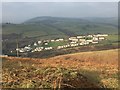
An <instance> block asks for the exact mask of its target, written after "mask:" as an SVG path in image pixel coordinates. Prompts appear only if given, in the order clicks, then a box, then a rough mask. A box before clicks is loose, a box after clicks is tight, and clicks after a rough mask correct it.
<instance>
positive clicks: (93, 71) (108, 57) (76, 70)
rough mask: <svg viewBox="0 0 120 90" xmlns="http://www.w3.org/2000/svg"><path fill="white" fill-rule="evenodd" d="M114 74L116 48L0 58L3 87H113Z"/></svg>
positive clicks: (115, 68) (116, 80)
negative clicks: (66, 53)
mask: <svg viewBox="0 0 120 90" xmlns="http://www.w3.org/2000/svg"><path fill="white" fill-rule="evenodd" d="M35 72H36V73H35ZM117 73H118V50H117V49H114V50H106V51H93V52H82V53H75V54H69V55H61V56H56V57H52V58H47V59H37V58H36V59H35V58H17V57H5V58H3V82H4V83H3V87H4V88H9V87H14V88H15V87H16V88H20V87H23V88H31V87H38V88H66V87H67V88H68V87H71V88H85V87H86V88H100V87H107V88H117V87H118V76H117ZM20 75H22V76H20ZM37 80H38V81H37ZM15 82H16V83H17V84H15ZM21 83H22V84H23V85H21ZM33 83H34V84H33ZM27 84H29V85H28V86H27ZM25 85H26V86H25Z"/></svg>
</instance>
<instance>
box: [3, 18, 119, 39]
mask: <svg viewBox="0 0 120 90" xmlns="http://www.w3.org/2000/svg"><path fill="white" fill-rule="evenodd" d="M11 33H17V34H22V35H23V37H37V38H40V39H41V38H43V39H50V38H58V37H59V38H61V37H64V38H66V37H69V36H75V35H81V34H88V33H89V34H94V33H110V34H117V33H118V30H117V20H116V19H115V18H83V19H81V18H62V17H46V16H44V17H35V18H32V19H30V20H27V21H25V22H24V23H21V24H3V35H4V34H11Z"/></svg>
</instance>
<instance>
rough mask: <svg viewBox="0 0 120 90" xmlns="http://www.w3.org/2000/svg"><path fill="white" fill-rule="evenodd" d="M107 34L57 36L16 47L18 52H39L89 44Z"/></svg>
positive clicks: (98, 40) (102, 38)
mask: <svg viewBox="0 0 120 90" xmlns="http://www.w3.org/2000/svg"><path fill="white" fill-rule="evenodd" d="M107 36H108V34H94V35H79V36H74V37H69V38H68V39H64V38H57V39H52V40H38V41H37V42H34V43H33V44H32V45H30V44H29V45H26V46H24V47H23V48H19V47H18V48H16V51H18V52H20V53H25V52H41V51H45V50H52V49H63V48H70V47H77V46H84V45H89V44H98V43H99V42H100V41H103V40H106V37H107Z"/></svg>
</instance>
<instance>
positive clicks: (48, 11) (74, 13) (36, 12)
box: [2, 2, 118, 23]
mask: <svg viewBox="0 0 120 90" xmlns="http://www.w3.org/2000/svg"><path fill="white" fill-rule="evenodd" d="M117 14H118V3H117V2H116V3H115V2H84V3H83V2H79V3H78V2H76V3H72V2H56V3H55V2H39V3H38V2H26V3H25V2H16V3H15V2H3V3H2V16H3V18H2V19H3V22H13V23H21V22H24V21H25V20H28V19H30V18H33V17H38V16H53V17H76V18H78V17H80V18H81V17H117Z"/></svg>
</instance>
